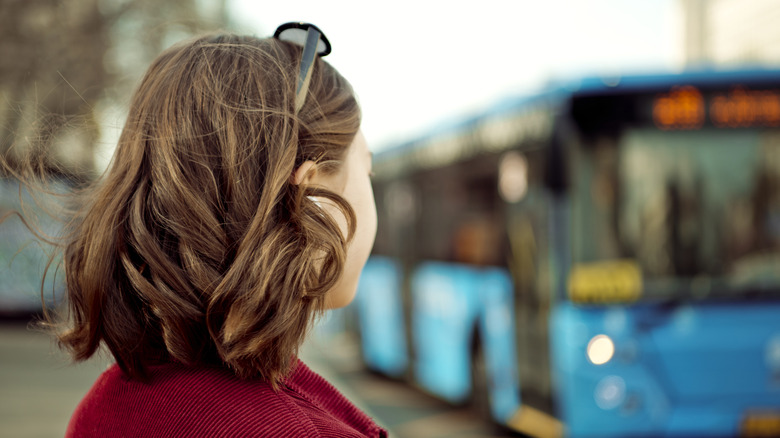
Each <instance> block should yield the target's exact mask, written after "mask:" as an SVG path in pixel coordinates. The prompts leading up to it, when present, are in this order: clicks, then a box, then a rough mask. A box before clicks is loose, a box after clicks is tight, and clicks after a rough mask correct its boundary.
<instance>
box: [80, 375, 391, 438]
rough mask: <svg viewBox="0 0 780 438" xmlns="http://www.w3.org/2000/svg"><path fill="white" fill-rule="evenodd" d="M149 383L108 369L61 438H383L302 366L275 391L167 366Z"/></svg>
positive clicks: (362, 415)
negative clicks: (63, 437)
mask: <svg viewBox="0 0 780 438" xmlns="http://www.w3.org/2000/svg"><path fill="white" fill-rule="evenodd" d="M150 373H151V380H150V382H149V383H141V382H138V381H135V380H130V379H129V378H128V377H127V376H126V375H125V374H124V373H123V372H122V371H121V370H120V369H119V367H118V366H117V365H113V366H111V367H110V368H109V369H108V370H106V371H105V372H104V373H103V374H102V375H101V376H100V377H99V378H98V380H97V381H96V382H95V384H94V386H93V387H92V389H90V391H89V392H88V393H87V395H86V396H85V397H84V399H83V400H82V401H81V403H80V404H79V406H78V407H77V408H76V411H75V412H74V414H73V416H72V417H71V419H70V424H69V425H68V431H67V433H66V437H187V438H191V437H322V438H326V437H327V438H331V437H332V438H350V437H386V436H387V432H386V431H385V430H383V429H381V428H380V427H379V426H377V425H376V423H374V422H373V421H372V420H371V418H369V417H368V416H367V415H366V414H365V413H363V412H362V411H361V410H360V409H358V408H357V407H356V406H355V405H353V404H352V403H351V402H350V401H349V400H347V399H346V398H345V397H344V396H343V395H342V394H341V393H340V392H338V391H337V390H336V388H334V387H333V386H332V385H331V384H330V383H328V382H327V381H326V380H325V379H323V378H322V377H321V376H319V375H318V374H316V373H314V372H313V371H311V370H310V369H309V367H307V366H306V365H305V364H304V363H303V362H301V361H298V363H297V365H296V366H295V369H294V370H293V372H292V373H291V374H290V376H289V377H288V378H287V379H286V380H285V382H284V385H282V386H281V387H280V389H279V390H278V391H277V392H275V391H274V390H273V389H272V388H271V386H270V385H269V384H268V383H267V382H264V381H261V380H241V379H239V378H237V377H236V376H234V375H233V374H232V373H230V372H229V371H228V370H227V369H223V368H217V367H210V368H209V367H198V368H194V367H185V366H183V365H181V364H176V363H169V364H164V365H157V366H153V367H151V368H150Z"/></svg>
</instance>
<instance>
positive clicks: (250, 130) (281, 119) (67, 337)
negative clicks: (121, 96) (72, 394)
mask: <svg viewBox="0 0 780 438" xmlns="http://www.w3.org/2000/svg"><path fill="white" fill-rule="evenodd" d="M300 57H301V48H300V47H298V46H296V45H293V44H289V43H286V42H281V41H278V40H276V39H257V38H253V37H241V36H234V35H215V36H207V37H203V38H199V39H196V40H192V41H188V42H185V43H183V44H180V45H177V46H175V47H173V48H171V49H169V50H167V51H166V52H164V53H163V54H161V55H160V56H159V57H158V59H157V60H156V61H155V62H154V63H153V64H152V66H151V67H150V68H149V70H148V72H147V74H146V76H145V77H144V79H143V81H142V82H141V84H140V86H139V88H138V90H137V91H136V94H135V96H134V98H133V101H132V103H131V108H130V113H129V116H128V119H127V122H126V125H125V128H124V130H123V132H122V135H121V137H120V140H119V144H118V147H117V150H116V153H115V155H114V158H113V161H112V163H111V165H110V167H109V169H108V171H107V172H106V174H105V175H104V177H103V178H102V179H101V180H100V181H99V182H98V183H97V184H96V185H95V187H94V188H93V189H92V190H91V192H90V194H89V199H88V200H86V202H85V204H84V207H83V209H82V211H81V214H80V215H79V217H78V218H77V219H76V220H75V221H74V222H73V225H72V227H71V229H70V234H69V236H70V237H69V240H68V242H67V244H66V247H65V258H64V263H65V270H66V278H67V289H68V298H69V306H70V316H71V322H70V327H69V328H68V330H67V331H65V332H64V333H62V334H61V336H60V340H61V342H62V343H63V344H64V345H65V346H67V347H69V348H70V349H71V350H72V351H73V353H74V356H75V357H76V358H77V359H86V358H88V357H90V356H91V355H92V354H94V352H95V351H96V349H97V348H98V347H99V345H100V343H101V342H103V343H105V345H106V346H107V347H108V348H109V349H110V351H111V352H112V354H113V355H114V357H115V358H116V360H117V362H118V364H119V365H120V366H121V367H122V368H123V369H124V370H125V371H126V372H128V373H129V374H130V375H131V376H134V377H138V378H143V377H144V376H145V375H146V366H147V365H149V364H150V363H154V362H155V361H158V360H177V361H180V362H182V363H185V364H201V363H225V364H227V365H229V366H230V367H231V368H233V369H234V371H235V372H236V373H237V374H238V375H239V376H242V377H250V376H259V377H262V378H265V379H268V380H270V381H272V382H277V381H278V380H279V379H280V378H281V377H282V376H283V375H284V373H285V372H286V371H287V370H288V369H289V367H290V366H291V360H292V359H293V358H294V356H295V353H296V351H297V347H298V346H299V345H300V343H301V341H302V340H303V338H304V335H305V333H306V331H307V328H308V327H309V325H310V323H311V321H312V317H313V316H314V315H316V314H317V313H318V311H321V310H322V308H323V301H324V294H325V292H327V291H328V290H329V289H330V288H331V287H332V286H333V285H334V284H335V282H336V281H337V279H338V277H339V275H340V273H341V271H342V269H343V264H344V258H345V251H346V244H347V241H348V240H349V238H350V236H343V235H342V232H341V231H340V229H339V227H338V225H337V224H336V223H335V222H334V221H333V219H332V218H331V217H330V216H329V215H325V214H322V212H321V211H320V210H319V208H318V207H317V205H316V203H315V202H314V201H312V199H310V198H309V196H318V197H326V198H330V199H331V200H332V201H333V202H334V203H335V204H336V205H337V206H338V207H339V208H340V209H341V210H342V211H343V212H344V214H345V216H346V217H347V219H348V223H349V226H350V230H354V221H355V217H354V214H353V212H352V209H351V208H350V206H349V204H348V203H347V202H346V201H345V200H344V199H343V198H341V197H340V196H339V195H337V194H335V193H332V192H328V191H326V190H323V189H320V188H317V187H312V186H306V185H303V184H301V185H297V184H293V183H292V182H291V175H292V174H293V173H294V171H295V169H296V167H297V166H298V165H300V164H301V163H302V162H304V161H307V160H311V161H315V162H317V163H319V169H321V170H322V171H324V172H329V171H331V172H335V171H337V170H338V168H339V161H340V159H341V158H342V157H343V156H344V153H345V151H346V150H347V148H348V147H349V145H350V143H351V142H352V140H353V138H354V137H355V134H356V133H357V131H358V129H359V125H360V111H359V108H358V105H357V102H356V100H355V97H354V94H353V92H352V89H351V87H350V86H349V84H348V83H347V82H346V81H345V80H344V78H342V77H341V76H340V75H339V74H338V72H337V71H336V70H335V69H333V68H332V67H331V66H329V65H328V64H326V63H325V62H323V61H322V60H320V59H319V58H318V59H317V60H316V62H315V64H314V67H313V68H314V71H313V74H312V78H311V82H310V84H309V87H310V88H309V92H308V97H307V99H306V101H305V104H304V105H303V107H302V108H301V109H300V111H298V112H297V113H296V112H295V108H294V105H295V90H296V89H295V87H296V81H297V72H298V65H299V62H300ZM349 234H351V232H350V233H349Z"/></svg>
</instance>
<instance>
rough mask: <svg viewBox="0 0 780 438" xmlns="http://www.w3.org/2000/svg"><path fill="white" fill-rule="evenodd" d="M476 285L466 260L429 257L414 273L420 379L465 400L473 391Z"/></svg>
mask: <svg viewBox="0 0 780 438" xmlns="http://www.w3.org/2000/svg"><path fill="white" fill-rule="evenodd" d="M477 291H478V284H477V277H476V276H475V275H474V273H473V271H472V270H470V269H468V268H467V267H465V266H459V265H455V264H447V263H439V262H426V263H423V264H422V265H420V267H419V268H418V269H417V271H416V272H415V273H414V274H413V277H412V303H413V308H412V336H413V339H414V349H415V359H416V360H415V376H416V380H417V381H418V382H419V383H420V385H422V387H423V388H425V389H427V390H428V391H430V392H432V393H433V394H436V395H438V396H440V397H442V398H444V399H446V400H448V401H450V402H456V403H457V402H463V401H465V400H466V399H467V398H468V396H469V394H470V392H471V362H470V361H471V352H470V337H471V332H472V330H473V327H474V322H475V319H476V317H477V314H478V311H479V298H478V295H477Z"/></svg>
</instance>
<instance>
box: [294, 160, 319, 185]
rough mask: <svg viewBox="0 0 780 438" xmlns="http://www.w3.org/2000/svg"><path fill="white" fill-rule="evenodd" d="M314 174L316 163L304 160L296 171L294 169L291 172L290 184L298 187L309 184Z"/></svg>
mask: <svg viewBox="0 0 780 438" xmlns="http://www.w3.org/2000/svg"><path fill="white" fill-rule="evenodd" d="M316 174H317V163H315V162H314V161H311V160H306V161H304V162H303V163H302V164H301V165H300V166H298V168H297V169H295V172H293V174H292V176H291V177H290V182H291V183H293V184H295V185H296V186H299V185H301V183H304V182H305V183H309V182H311V180H312V179H313V178H314V176H315V175H316Z"/></svg>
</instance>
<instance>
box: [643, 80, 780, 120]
mask: <svg viewBox="0 0 780 438" xmlns="http://www.w3.org/2000/svg"><path fill="white" fill-rule="evenodd" d="M652 112H653V123H654V124H655V126H656V127H658V128H660V129H663V130H692V129H699V128H701V127H702V126H704V125H705V124H706V123H707V122H709V123H711V124H712V125H713V126H715V127H718V128H758V127H777V126H780V91H778V90H750V89H747V88H744V87H735V88H733V89H731V90H729V91H725V92H715V93H709V94H706V95H705V94H703V93H702V92H701V91H700V90H699V89H698V88H696V87H693V86H690V85H683V86H678V87H673V88H672V89H671V90H670V91H669V92H668V93H661V94H658V95H656V96H655V97H654V98H653V106H652Z"/></svg>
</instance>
